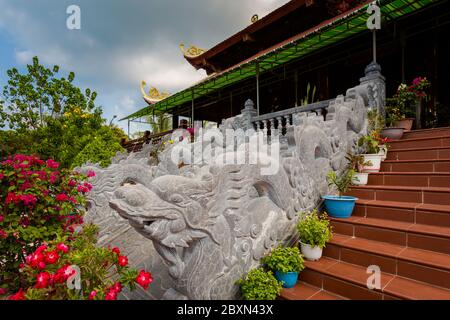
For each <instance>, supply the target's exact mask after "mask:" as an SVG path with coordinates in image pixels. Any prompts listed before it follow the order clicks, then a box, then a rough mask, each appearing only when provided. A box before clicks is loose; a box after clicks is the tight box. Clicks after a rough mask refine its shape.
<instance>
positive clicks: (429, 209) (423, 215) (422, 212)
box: [353, 199, 450, 228]
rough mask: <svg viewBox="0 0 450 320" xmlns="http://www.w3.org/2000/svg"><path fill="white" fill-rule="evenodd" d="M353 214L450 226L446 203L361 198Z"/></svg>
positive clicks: (448, 209) (448, 207)
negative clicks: (435, 203)
mask: <svg viewBox="0 0 450 320" xmlns="http://www.w3.org/2000/svg"><path fill="white" fill-rule="evenodd" d="M353 216H359V217H366V218H374V219H386V220H394V221H402V222H408V223H418V224H424V225H432V226H440V227H447V228H450V206H446V205H433V204H424V203H416V202H397V201H382V200H364V199H359V200H357V201H356V206H355V209H354V210H353Z"/></svg>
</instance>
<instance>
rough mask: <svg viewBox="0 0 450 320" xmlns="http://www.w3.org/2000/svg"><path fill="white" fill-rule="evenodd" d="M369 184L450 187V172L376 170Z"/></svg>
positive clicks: (371, 175) (370, 175)
mask: <svg viewBox="0 0 450 320" xmlns="http://www.w3.org/2000/svg"><path fill="white" fill-rule="evenodd" d="M368 184H369V185H387V186H410V187H413V186H417V187H442V188H450V172H375V173H371V174H369V181H368Z"/></svg>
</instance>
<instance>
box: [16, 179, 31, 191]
mask: <svg viewBox="0 0 450 320" xmlns="http://www.w3.org/2000/svg"><path fill="white" fill-rule="evenodd" d="M31 188H33V185H32V184H31V182H29V181H26V182H24V183H22V185H21V186H20V187H19V190H20V191H25V190H27V189H31Z"/></svg>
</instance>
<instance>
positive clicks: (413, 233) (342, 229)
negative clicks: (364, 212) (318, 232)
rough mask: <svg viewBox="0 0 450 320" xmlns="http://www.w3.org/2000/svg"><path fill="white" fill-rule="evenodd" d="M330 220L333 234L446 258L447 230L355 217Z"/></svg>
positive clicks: (449, 250)
mask: <svg viewBox="0 0 450 320" xmlns="http://www.w3.org/2000/svg"><path fill="white" fill-rule="evenodd" d="M330 220H331V225H332V226H333V229H334V232H335V233H339V234H343V235H347V236H351V237H358V238H364V239H369V240H374V241H380V242H386V243H392V244H395V245H399V246H408V247H413V248H418V249H423V250H429V251H435V252H440V253H445V254H450V228H445V227H438V226H430V225H424V224H415V223H408V222H401V221H393V220H385V219H373V218H365V217H358V216H352V217H350V218H348V219H336V218H330Z"/></svg>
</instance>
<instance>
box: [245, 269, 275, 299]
mask: <svg viewBox="0 0 450 320" xmlns="http://www.w3.org/2000/svg"><path fill="white" fill-rule="evenodd" d="M236 284H237V285H238V286H240V288H241V293H242V297H243V298H244V299H245V300H275V299H276V298H277V296H278V295H279V294H280V292H281V288H282V286H281V284H280V283H279V282H278V280H277V279H276V278H275V277H274V276H273V273H272V272H271V271H267V272H266V271H264V269H263V268H257V269H252V270H250V272H249V273H248V274H246V275H245V276H243V277H242V278H241V279H239V280H238V281H237V282H236Z"/></svg>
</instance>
